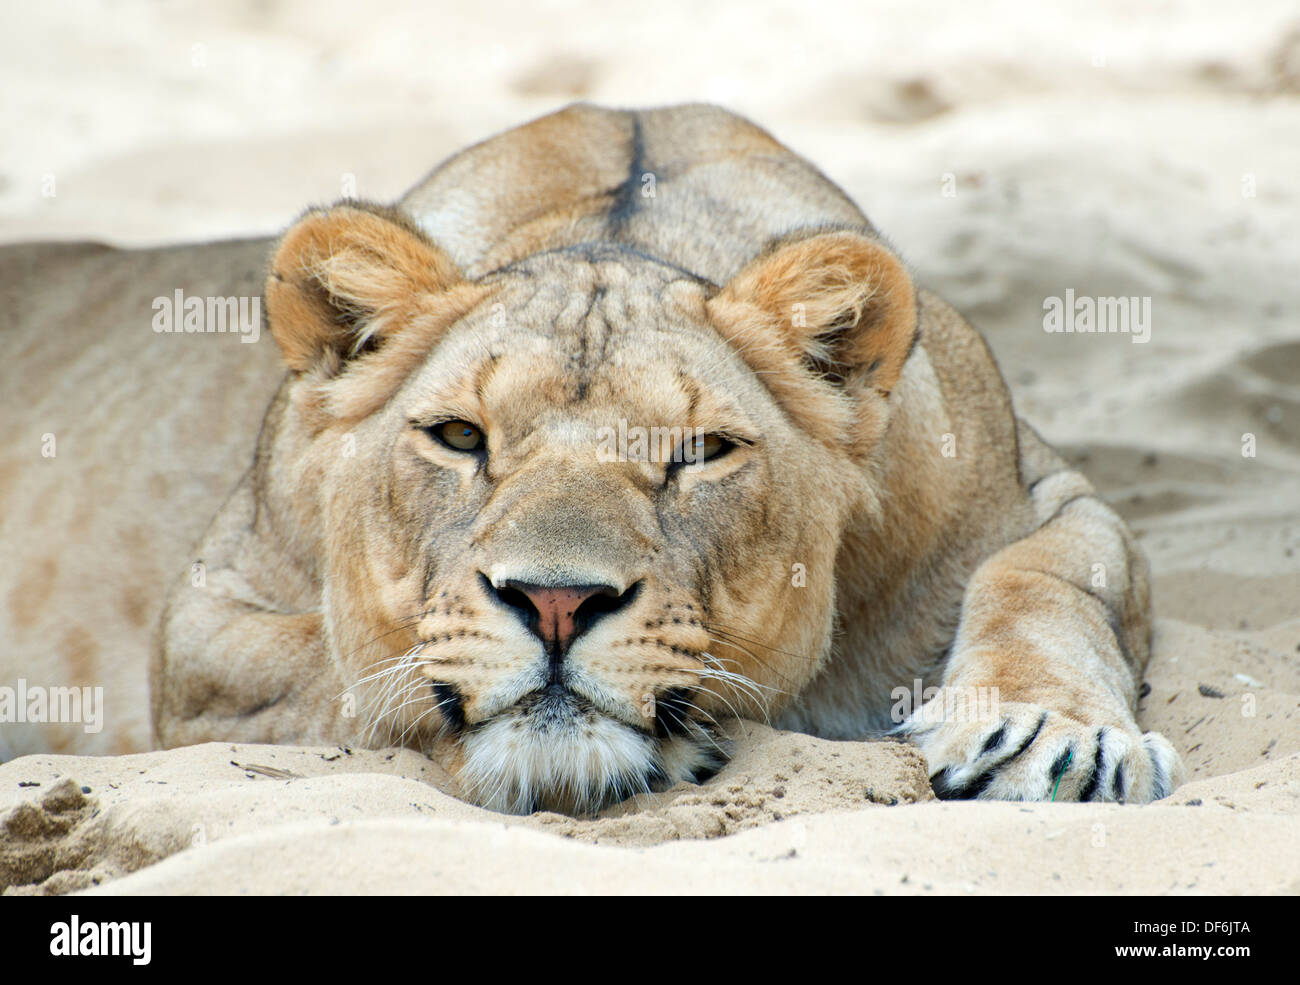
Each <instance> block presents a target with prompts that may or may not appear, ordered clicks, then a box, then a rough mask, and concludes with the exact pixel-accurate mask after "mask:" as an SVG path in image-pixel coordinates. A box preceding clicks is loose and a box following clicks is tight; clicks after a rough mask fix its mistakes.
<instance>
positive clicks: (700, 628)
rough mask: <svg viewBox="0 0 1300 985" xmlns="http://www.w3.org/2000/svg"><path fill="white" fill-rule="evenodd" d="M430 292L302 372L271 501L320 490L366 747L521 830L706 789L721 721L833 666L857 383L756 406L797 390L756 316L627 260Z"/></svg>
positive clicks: (535, 270)
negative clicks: (680, 788)
mask: <svg viewBox="0 0 1300 985" xmlns="http://www.w3.org/2000/svg"><path fill="white" fill-rule="evenodd" d="M371 218H374V217H371ZM307 221H310V220H307ZM411 239H412V241H413V244H414V245H412V246H411V247H410V248H411V249H416V248H418V249H420V250H432V249H435V248H434V247H432V246H430V245H428V244H425V243H423V242H419V241H417V239H416V237H414V236H411ZM285 248H287V244H286V247H282V253H283V251H284V249H285ZM277 266H278V265H277ZM426 266H427V264H426ZM336 269H337V268H336ZM349 269H353V268H349ZM281 283H282V284H283V283H284V279H281ZM430 286H432V285H427V284H425V285H422V284H418V283H417V284H414V285H410V284H407V285H399V290H401V291H403V292H404V298H403V300H402V302H401V304H395V305H394V306H393V307H392V308H391V310H389V311H386V312H384V311H379V312H378V313H376V314H372V315H371V316H370V318H369V320H368V321H367V320H366V317H365V316H364V315H363V316H361V318H359V319H358V325H359V326H360V327H359V328H358V333H359V337H367V335H368V339H369V341H368V344H367V345H366V346H365V347H363V350H362V352H361V354H359V355H355V356H354V357H353V358H350V359H339V358H326V359H324V360H323V363H322V361H321V359H320V357H319V354H316V353H313V354H311V357H310V358H311V360H312V361H311V362H310V365H309V366H308V365H307V364H304V366H303V368H302V369H301V370H300V372H299V377H298V379H297V380H296V381H295V382H293V383H291V384H290V385H291V386H296V387H298V393H297V394H296V396H295V399H294V400H293V401H292V405H293V407H294V408H295V409H294V410H291V411H290V413H289V415H288V417H287V418H286V424H285V425H283V431H284V432H285V433H286V434H289V435H291V436H292V437H291V438H286V439H285V441H284V443H283V448H282V449H281V450H279V451H278V452H277V453H278V454H283V455H285V456H286V457H288V456H289V452H288V451H287V449H288V447H289V446H290V445H292V446H293V448H294V452H293V457H294V458H295V459H296V460H297V461H298V463H299V467H298V468H296V469H294V470H292V473H291V472H290V470H287V469H286V470H285V471H284V474H281V475H279V476H278V477H277V478H276V479H275V482H276V483H277V485H280V486H282V487H285V488H282V491H281V495H282V496H284V497H285V498H292V497H293V495H294V494H293V493H292V492H291V491H290V490H289V489H288V488H287V487H288V486H293V487H295V488H298V489H299V490H301V488H302V486H303V484H304V483H307V484H310V485H311V486H312V487H313V488H312V489H311V492H312V493H313V494H314V498H313V504H314V505H313V506H312V508H311V511H310V512H314V513H315V516H314V518H313V517H310V516H300V518H299V522H303V523H309V524H310V523H315V524H316V525H317V527H316V530H315V532H314V537H315V539H316V541H317V544H318V547H317V550H318V551H319V555H320V576H321V580H322V606H323V609H324V615H325V618H326V624H327V628H328V636H329V639H330V646H331V651H332V652H331V654H330V656H331V657H332V658H333V659H334V660H335V661H337V663H338V665H339V667H340V670H341V672H342V674H343V677H344V679H345V680H346V681H349V682H351V688H350V690H351V692H352V693H353V694H354V695H355V696H356V698H357V704H358V707H359V712H360V714H361V715H362V716H363V721H364V723H365V724H366V726H367V727H368V729H369V732H370V736H371V737H372V738H373V739H374V740H375V741H394V742H402V743H406V744H409V745H415V746H416V747H418V748H422V749H423V750H425V751H426V752H427V753H429V754H430V755H433V756H436V757H439V758H441V759H442V760H443V761H444V762H446V764H447V765H448V766H449V767H450V768H451V769H452V770H453V771H455V772H457V773H458V774H459V776H460V778H461V781H462V785H463V788H464V791H465V794H466V796H468V797H470V798H471V799H473V800H475V801H476V802H478V803H480V804H482V805H484V806H488V807H492V808H495V809H499V810H505V811H515V812H519V811H531V810H537V809H549V810H558V811H565V812H571V813H580V812H587V811H591V810H594V809H596V808H598V807H600V806H601V805H603V804H605V803H608V802H611V801H613V800H618V799H621V798H623V797H625V796H627V795H629V794H632V793H636V792H639V791H646V790H651V789H657V788H662V787H665V786H667V785H670V784H671V783H674V782H677V781H679V780H682V779H696V780H699V779H702V778H703V777H705V776H707V775H709V774H711V773H712V772H713V771H714V770H715V769H716V768H717V767H718V766H719V765H720V764H721V763H722V761H723V758H724V756H723V750H722V748H721V743H722V740H721V739H720V737H719V736H718V735H717V734H716V732H715V726H716V724H717V722H718V721H719V720H721V719H722V718H724V717H725V716H735V715H743V716H755V715H757V716H760V717H761V716H763V715H764V714H769V713H770V712H772V711H773V710H775V709H777V708H779V707H780V706H781V704H782V703H783V701H785V700H788V698H789V697H790V696H792V695H794V694H796V693H797V692H798V691H799V690H800V689H801V688H802V687H803V686H804V685H805V684H806V683H807V682H808V681H809V680H810V679H811V677H812V676H813V675H814V674H815V673H816V672H817V670H818V668H819V666H820V665H821V662H822V661H823V660H824V658H825V656H826V654H827V653H828V651H829V648H830V641H831V631H832V627H833V622H834V611H835V595H834V565H835V557H836V552H837V547H838V543H839V535H840V532H841V530H842V528H843V525H844V524H845V523H846V522H847V519H848V517H849V515H850V513H851V511H852V510H853V509H855V508H861V507H862V506H863V504H864V502H867V501H869V498H870V492H869V488H868V487H867V486H866V485H865V484H864V482H863V481H862V480H861V479H860V478H859V476H861V475H862V474H863V473H862V471H861V469H860V468H854V467H851V463H852V461H853V460H854V459H855V456H857V457H860V456H861V452H862V448H861V446H862V444H863V442H864V441H866V440H868V439H869V435H868V436H867V437H866V438H864V436H863V433H862V423H861V422H862V419H863V415H862V414H861V413H859V414H857V415H856V419H855V418H854V416H853V415H852V414H851V413H849V411H851V410H852V407H851V406H850V404H851V401H850V398H849V396H846V394H845V393H844V392H843V388H844V387H845V386H846V384H845V383H844V381H843V379H842V378H841V379H831V378H828V374H826V373H824V372H823V373H821V374H820V375H816V374H811V373H809V375H808V378H807V379H801V380H795V381H790V383H791V386H793V385H794V384H796V383H797V384H798V388H796V389H793V390H792V389H791V387H790V386H787V387H785V388H784V389H783V388H782V386H780V385H774V383H773V382H772V381H765V380H764V379H763V373H764V371H765V370H766V371H768V372H771V373H772V374H780V373H787V374H789V373H798V372H803V370H801V369H800V368H799V366H798V365H790V366H786V365H785V364H783V363H782V361H781V358H780V354H779V353H775V352H773V353H768V355H767V357H766V361H764V358H765V357H764V356H763V355H762V354H755V353H754V352H752V351H751V352H749V353H748V354H746V353H744V351H743V346H744V344H745V343H746V342H749V343H750V345H751V348H752V347H753V346H754V345H757V344H758V341H757V340H756V339H753V338H748V337H743V333H744V332H750V333H751V334H753V331H754V326H753V324H752V319H751V321H750V322H749V323H745V312H744V311H741V310H739V309H740V308H742V307H743V304H742V302H741V300H740V299H738V298H736V297H734V296H730V295H728V292H727V291H724V292H722V293H721V294H719V293H718V292H717V290H716V289H713V288H710V287H709V286H707V285H704V284H701V283H699V282H697V281H695V280H694V279H692V278H690V277H688V276H685V275H683V274H682V273H681V272H680V271H677V270H675V269H673V268H670V267H668V266H665V265H663V264H660V263H657V262H654V261H649V260H646V259H643V258H637V257H635V256H633V255H631V254H626V253H610V252H608V251H606V252H604V253H603V254H592V253H590V252H585V253H584V252H581V251H578V252H557V253H550V254H544V255H541V256H538V257H535V258H533V259H531V260H529V261H527V262H524V263H521V264H518V265H516V266H513V267H511V268H508V269H507V270H506V271H504V272H502V273H499V274H496V275H493V276H492V277H490V278H488V279H486V280H484V281H482V282H478V283H476V284H474V285H472V289H471V285H464V284H461V285H459V286H458V287H454V288H451V289H448V288H447V286H446V285H445V284H440V285H438V286H439V288H440V289H439V290H438V291H430V290H429V287H430ZM288 289H289V288H288V287H287V286H286V287H284V288H283V290H286V291H287V290H288ZM458 290H459V291H460V296H458V297H456V299H455V301H454V303H450V302H449V301H448V298H449V297H451V296H452V295H455V294H456V291H458ZM356 293H357V292H356V291H354V292H352V294H347V293H346V292H345V291H343V290H341V289H339V288H338V287H337V286H335V287H334V288H332V289H331V290H330V292H329V295H330V296H331V297H332V298H338V297H343V298H344V299H345V302H344V303H339V302H338V301H334V302H332V303H334V304H336V305H337V306H338V308H339V310H344V311H348V312H354V311H355V310H356V309H357V308H361V307H363V306H362V305H359V304H356V303H355V302H353V301H352V298H353V296H354V295H355V294H356ZM431 295H436V298H437V300H436V301H435V300H431ZM315 299H316V300H319V294H317V295H316V296H315ZM285 300H286V299H285V297H284V296H283V294H281V296H280V297H279V299H278V301H277V297H276V295H275V294H274V293H272V292H271V290H270V289H269V290H268V302H269V304H270V307H271V318H272V330H273V331H277V333H278V334H277V337H278V338H279V337H280V333H279V331H278V329H277V323H276V320H275V319H276V315H277V309H278V312H279V313H280V314H281V315H283V316H285V317H290V314H289V311H290V309H289V308H288V307H287V306H286V304H285ZM439 305H441V307H439ZM728 305H730V307H728ZM370 310H372V311H375V310H376V309H375V306H373V305H372V306H371V309H370ZM337 321H338V319H337V318H336V319H335V323H336V324H337ZM403 322H405V323H406V324H403ZM363 323H364V324H363ZM742 323H745V324H742ZM331 330H333V329H331ZM764 330H767V329H764ZM295 341H297V339H296V338H295V339H290V340H289V341H288V342H287V343H286V341H285V340H284V339H282V345H285V346H286V354H287V355H288V356H289V357H290V363H291V365H293V364H294V356H295V350H294V349H293V344H294V342H295ZM819 354H820V353H819ZM746 355H748V358H746ZM756 361H757V367H756ZM322 365H323V368H322ZM877 369H878V367H877ZM814 388H820V389H821V390H823V391H825V392H824V393H821V394H819V393H818V392H817V391H816V390H815V389H814ZM866 392H867V391H866V390H864V391H863V394H864V395H865V394H866ZM872 392H873V393H875V391H872ZM783 397H784V398H785V399H784V400H783V399H782V398H783ZM819 397H821V398H823V399H822V403H823V404H824V406H821V405H818V398H819ZM875 398H876V400H877V401H878V402H879V403H880V404H881V405H883V397H881V396H880V395H879V394H878V393H875ZM862 399H866V398H865V396H862ZM792 401H793V404H794V405H793V406H792ZM859 409H860V408H859ZM876 409H877V410H878V411H879V410H880V409H881V408H880V407H877V408H876ZM810 415H812V416H811V417H810ZM867 416H868V417H869V416H870V415H867ZM880 416H883V414H881V415H880ZM878 423H879V422H877V424H878ZM855 424H856V427H855V426H854V425H855ZM836 427H838V428H840V430H841V433H838V434H833V433H831V432H832V431H833V430H834V429H835V428H836ZM868 430H869V429H868Z"/></svg>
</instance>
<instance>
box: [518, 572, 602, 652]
mask: <svg viewBox="0 0 1300 985" xmlns="http://www.w3.org/2000/svg"><path fill="white" fill-rule="evenodd" d="M512 587H513V588H516V589H518V590H519V591H521V592H523V593H524V594H525V595H527V596H528V601H529V602H531V603H532V604H533V608H534V609H536V610H537V629H536V632H537V635H538V636H540V637H541V638H542V642H543V643H545V644H546V645H547V646H555V645H556V644H558V645H559V647H560V649H562V650H567V649H568V648H569V644H570V643H572V642H573V638H574V637H575V636H577V635H578V610H579V609H580V608H582V603H583V602H586V601H587V599H589V598H591V597H592V596H593V595H613V594H617V593H615V592H612V591H611V590H610V589H608V588H606V587H605V586H604V585H574V586H571V587H566V588H543V587H542V586H540V585H524V584H519V583H515V584H514V585H513V586H512Z"/></svg>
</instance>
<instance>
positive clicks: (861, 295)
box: [709, 232, 917, 395]
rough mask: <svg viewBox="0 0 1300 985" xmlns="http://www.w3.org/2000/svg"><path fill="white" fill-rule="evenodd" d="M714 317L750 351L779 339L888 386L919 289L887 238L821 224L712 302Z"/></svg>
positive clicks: (804, 355)
mask: <svg viewBox="0 0 1300 985" xmlns="http://www.w3.org/2000/svg"><path fill="white" fill-rule="evenodd" d="M709 311H710V316H711V318H712V320H713V322H714V324H715V325H717V326H718V327H719V328H720V329H721V330H722V331H723V334H724V335H726V336H728V338H730V339H731V340H732V342H733V343H734V344H735V345H736V347H737V348H738V349H739V351H740V352H741V353H742V354H745V353H746V352H747V351H762V350H766V351H767V352H768V353H769V354H770V352H771V347H772V346H773V343H776V344H777V345H778V346H779V347H780V348H782V349H784V350H786V351H787V352H789V353H791V354H792V355H794V356H796V357H797V359H798V360H799V362H800V363H801V364H802V365H803V367H804V368H805V369H806V370H809V371H811V372H812V373H814V374H815V375H817V376H819V377H822V378H824V379H826V380H829V381H830V382H832V383H835V384H837V385H838V384H843V383H845V382H848V381H850V380H853V381H855V382H861V383H862V384H864V385H867V386H870V387H872V388H874V389H875V390H877V391H878V392H880V393H883V394H885V395H888V393H889V391H891V390H892V389H893V388H894V385H895V384H896V383H897V382H898V377H899V375H900V374H901V373H902V371H903V363H904V362H906V361H907V356H908V354H909V353H910V352H911V349H912V344H913V341H914V340H915V338H916V331H917V315H916V290H915V288H914V287H913V286H912V280H911V278H910V277H908V275H907V271H906V270H904V269H903V264H902V263H901V261H899V259H898V257H896V256H895V255H894V254H893V253H892V252H890V251H889V250H888V249H887V248H886V247H884V246H882V245H881V244H880V243H879V242H877V241H875V240H873V239H869V238H868V237H866V236H862V235H859V234H857V233H852V232H831V233H821V234H818V235H815V236H810V237H808V238H806V239H801V240H798V241H796V242H793V243H789V244H787V245H784V246H781V247H778V248H777V249H776V250H775V251H773V252H771V253H768V254H766V255H764V256H762V257H759V258H758V259H757V260H755V261H753V262H752V263H751V264H749V266H747V267H745V268H744V269H743V270H741V271H740V273H738V274H737V275H736V276H735V277H734V278H733V279H732V280H731V282H730V283H729V284H727V285H726V287H724V288H723V289H722V290H721V291H720V292H719V293H718V294H717V295H716V296H715V297H713V298H712V299H711V300H710V301H709Z"/></svg>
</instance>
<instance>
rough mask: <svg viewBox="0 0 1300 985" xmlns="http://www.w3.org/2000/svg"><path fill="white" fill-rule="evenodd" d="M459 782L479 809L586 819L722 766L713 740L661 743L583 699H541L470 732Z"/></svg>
mask: <svg viewBox="0 0 1300 985" xmlns="http://www.w3.org/2000/svg"><path fill="white" fill-rule="evenodd" d="M461 745H462V749H463V752H464V766H463V767H462V768H461V771H460V779H461V783H462V785H463V789H464V792H465V794H466V795H467V797H468V798H469V799H470V800H472V801H473V802H474V803H476V804H478V805H479V806H480V807H486V808H488V809H489V810H494V811H501V812H503V813H507V814H530V813H532V812H534V811H555V812H557V813H560V814H570V815H575V816H583V815H590V814H594V813H595V812H597V811H599V810H600V809H601V808H602V807H605V806H607V805H609V804H614V803H617V802H619V801H621V800H626V799H627V798H628V797H631V796H633V795H635V794H639V793H651V792H654V791H659V790H666V789H667V788H668V787H670V786H672V785H673V784H675V783H678V782H680V781H682V780H690V781H695V782H701V781H702V780H703V779H705V778H707V777H708V776H711V775H712V774H713V773H715V772H717V770H718V769H719V767H720V766H721V765H722V763H723V761H724V756H723V753H722V751H721V748H720V747H719V745H718V744H717V742H716V740H715V738H714V736H713V735H712V734H711V733H708V732H706V731H704V730H703V729H700V732H699V735H691V736H669V737H666V738H658V737H656V736H653V735H650V734H648V733H646V732H642V731H640V730H638V729H635V728H633V727H631V726H630V725H627V724H624V723H623V722H620V721H617V720H615V719H613V718H610V717H609V716H608V715H604V714H602V713H600V712H598V711H596V710H595V709H593V708H592V707H590V705H588V704H587V703H586V702H583V701H581V700H554V699H550V698H548V697H538V698H537V699H535V700H531V701H524V702H521V703H519V704H517V705H515V706H513V707H511V708H509V709H507V710H506V711H504V712H502V713H501V714H499V715H497V716H496V717H494V718H492V719H490V720H489V721H486V722H483V723H482V724H480V725H478V726H475V727H473V728H471V729H470V730H469V731H467V732H466V733H465V735H464V736H463V738H462V739H461Z"/></svg>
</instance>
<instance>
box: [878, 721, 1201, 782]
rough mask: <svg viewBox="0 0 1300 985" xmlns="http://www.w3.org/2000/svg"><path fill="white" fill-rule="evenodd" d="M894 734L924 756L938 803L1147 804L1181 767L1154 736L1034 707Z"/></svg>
mask: <svg viewBox="0 0 1300 985" xmlns="http://www.w3.org/2000/svg"><path fill="white" fill-rule="evenodd" d="M925 712H926V708H925V707H922V708H921V709H919V710H918V711H917V712H916V713H915V714H913V716H912V717H911V718H910V719H909V720H908V721H907V722H905V723H904V724H903V725H902V726H901V727H900V728H899V734H900V735H902V736H904V737H906V738H910V739H911V740H912V741H913V742H915V743H916V744H917V745H918V746H919V747H920V749H921V751H922V752H923V753H924V754H925V758H926V760H927V761H928V762H929V764H930V782H931V785H932V786H933V787H934V792H935V794H936V795H937V796H938V797H939V798H940V799H941V800H970V799H974V798H979V799H981V800H1080V801H1082V800H1091V801H1112V802H1118V803H1121V804H1123V803H1130V804H1145V803H1149V802H1150V801H1153V800H1159V799H1161V798H1162V797H1167V796H1169V794H1171V793H1172V792H1173V791H1174V789H1175V788H1176V787H1177V786H1178V784H1179V782H1180V780H1181V775H1182V763H1181V761H1180V759H1179V757H1178V753H1177V752H1175V751H1174V747H1173V746H1172V745H1170V743H1169V740H1168V739H1166V738H1165V737H1164V736H1163V735H1160V734H1159V733H1158V732H1147V733H1146V734H1142V733H1141V732H1139V731H1138V730H1137V727H1136V725H1130V726H1123V725H1088V724H1085V723H1083V722H1080V721H1077V720H1075V719H1073V718H1070V717H1068V716H1066V715H1063V714H1061V713H1060V712H1056V711H1050V710H1048V709H1047V708H1043V707H1041V706H1039V705H1032V704H1019V703H1004V704H1002V705H1001V706H1000V707H999V708H998V715H997V717H996V718H993V719H980V720H966V721H942V722H933V721H927V720H926V715H925Z"/></svg>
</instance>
